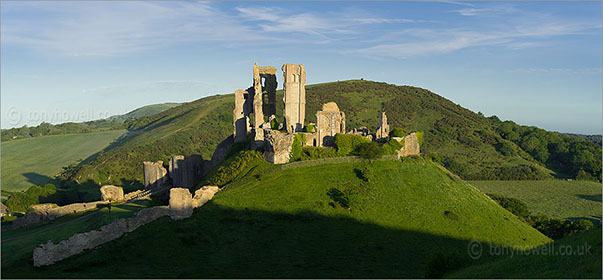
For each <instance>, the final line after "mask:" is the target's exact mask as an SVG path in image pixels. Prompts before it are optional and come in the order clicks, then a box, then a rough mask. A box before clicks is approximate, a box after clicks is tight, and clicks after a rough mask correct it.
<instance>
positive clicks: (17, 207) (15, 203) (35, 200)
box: [6, 184, 57, 213]
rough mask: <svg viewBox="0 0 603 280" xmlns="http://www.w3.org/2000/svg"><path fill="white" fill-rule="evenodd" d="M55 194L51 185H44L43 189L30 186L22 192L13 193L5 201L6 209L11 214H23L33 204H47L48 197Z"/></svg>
mask: <svg viewBox="0 0 603 280" xmlns="http://www.w3.org/2000/svg"><path fill="white" fill-rule="evenodd" d="M56 192H57V189H56V187H55V186H54V185H53V184H46V185H44V187H40V186H31V187H29V188H28V189H27V190H26V191H24V192H13V193H11V195H10V196H9V197H8V200H7V201H6V207H7V208H8V210H9V211H10V212H11V213H14V212H25V211H27V209H28V208H29V207H30V206H32V205H35V204H40V203H44V202H49V201H48V200H47V198H48V197H50V196H51V195H53V194H55V193H56Z"/></svg>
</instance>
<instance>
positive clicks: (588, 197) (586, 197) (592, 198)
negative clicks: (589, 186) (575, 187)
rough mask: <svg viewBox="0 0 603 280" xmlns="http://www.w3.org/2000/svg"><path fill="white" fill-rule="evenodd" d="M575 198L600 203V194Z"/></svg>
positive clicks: (581, 195) (580, 195) (582, 195)
mask: <svg viewBox="0 0 603 280" xmlns="http://www.w3.org/2000/svg"><path fill="white" fill-rule="evenodd" d="M576 196H577V197H579V198H582V199H586V200H590V201H596V202H601V195H600V194H578V195H576Z"/></svg>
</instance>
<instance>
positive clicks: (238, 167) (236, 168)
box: [207, 151, 264, 187]
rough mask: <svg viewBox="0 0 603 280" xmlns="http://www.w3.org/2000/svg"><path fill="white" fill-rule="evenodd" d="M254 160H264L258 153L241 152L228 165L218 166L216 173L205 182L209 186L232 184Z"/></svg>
mask: <svg viewBox="0 0 603 280" xmlns="http://www.w3.org/2000/svg"><path fill="white" fill-rule="evenodd" d="M254 160H264V157H263V156H262V153H260V152H258V151H242V152H240V153H239V154H238V155H237V156H236V158H234V159H233V160H232V161H231V162H230V163H229V164H228V165H225V166H220V168H218V171H217V172H216V173H215V174H214V175H213V176H212V177H211V178H209V179H208V180H207V183H208V184H210V185H216V186H220V187H222V186H224V185H226V184H228V183H230V182H232V181H233V180H234V179H235V178H237V176H238V175H239V174H240V173H241V172H242V171H243V170H244V169H245V167H247V165H248V164H249V163H250V162H252V161H254Z"/></svg>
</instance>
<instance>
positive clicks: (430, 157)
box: [429, 153, 444, 164]
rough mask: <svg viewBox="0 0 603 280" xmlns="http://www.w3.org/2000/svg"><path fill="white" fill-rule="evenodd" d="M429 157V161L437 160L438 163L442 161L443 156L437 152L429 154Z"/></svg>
mask: <svg viewBox="0 0 603 280" xmlns="http://www.w3.org/2000/svg"><path fill="white" fill-rule="evenodd" d="M429 159H431V161H433V162H437V163H439V164H442V162H444V158H443V157H442V156H440V155H439V154H437V153H431V154H429Z"/></svg>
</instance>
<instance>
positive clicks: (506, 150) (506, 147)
mask: <svg viewBox="0 0 603 280" xmlns="http://www.w3.org/2000/svg"><path fill="white" fill-rule="evenodd" d="M496 150H497V151H498V152H499V153H501V154H502V155H504V156H514V155H517V151H516V150H515V145H513V144H511V143H510V142H507V141H501V142H500V143H498V144H497V145H496Z"/></svg>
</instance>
